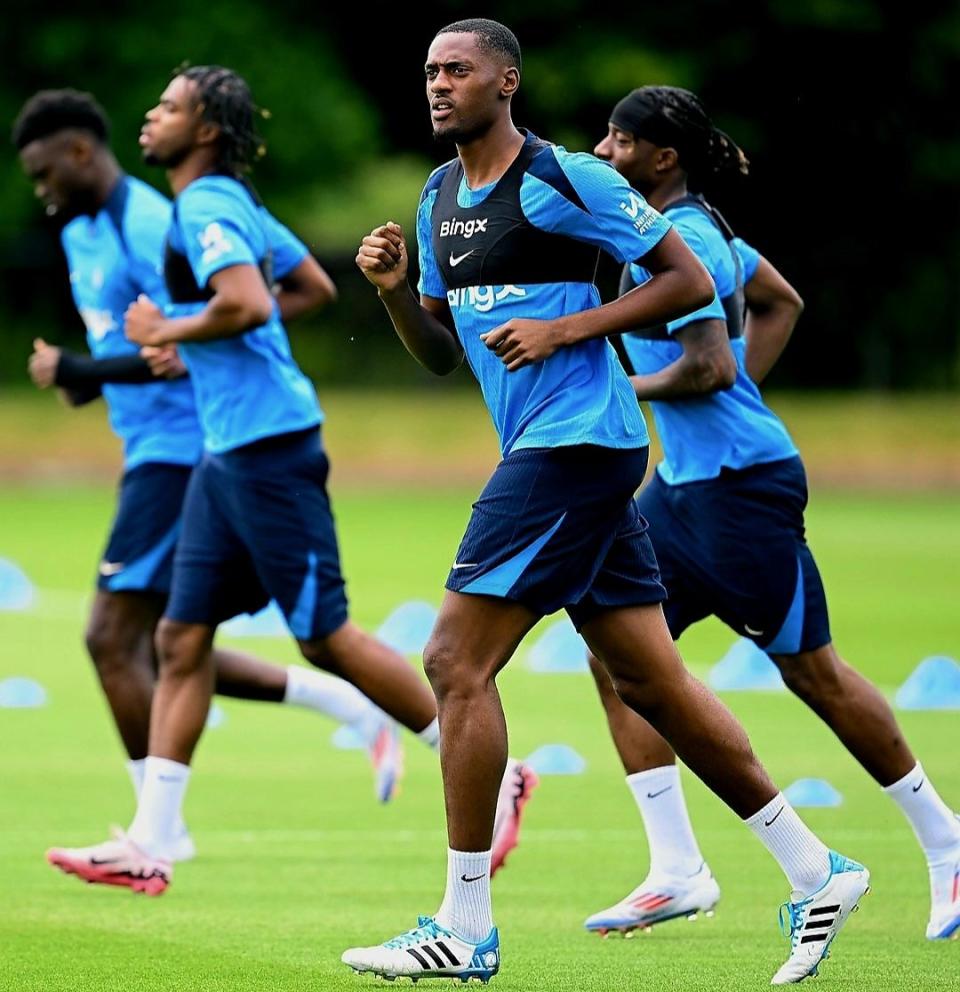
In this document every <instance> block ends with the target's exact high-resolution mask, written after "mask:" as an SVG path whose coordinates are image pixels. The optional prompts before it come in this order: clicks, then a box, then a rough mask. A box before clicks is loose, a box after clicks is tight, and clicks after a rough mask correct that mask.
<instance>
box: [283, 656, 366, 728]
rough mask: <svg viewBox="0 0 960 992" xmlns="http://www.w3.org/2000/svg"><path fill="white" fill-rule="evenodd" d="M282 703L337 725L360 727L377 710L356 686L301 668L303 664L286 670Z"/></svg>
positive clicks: (291, 666)
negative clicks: (354, 724) (326, 718)
mask: <svg viewBox="0 0 960 992" xmlns="http://www.w3.org/2000/svg"><path fill="white" fill-rule="evenodd" d="M283 701H284V702H285V703H287V704H288V705H290V706H303V707H305V708H306V709H310V710H315V711H316V712H317V713H325V714H326V715H327V716H330V717H333V719H334V720H337V721H338V722H340V723H357V724H362V723H363V721H364V720H365V719H367V718H368V717H369V715H370V711H371V709H374V710H375V709H376V707H375V706H374V705H373V703H371V702H370V700H369V699H367V697H366V696H365V695H364V694H363V693H362V692H361V691H360V690H359V689H358V688H357V687H356V686H355V685H351V684H350V683H349V682H346V681H344V680H343V679H338V678H336V677H335V676H333V675H326V674H324V673H323V672H315V671H313V670H312V669H310V668H304V667H303V665H290V667H289V668H287V688H286V689H285V690H284V693H283Z"/></svg>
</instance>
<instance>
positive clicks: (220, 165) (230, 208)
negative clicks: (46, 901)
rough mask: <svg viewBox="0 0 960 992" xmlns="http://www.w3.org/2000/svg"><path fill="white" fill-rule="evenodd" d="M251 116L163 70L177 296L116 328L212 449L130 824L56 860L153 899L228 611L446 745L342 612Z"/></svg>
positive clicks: (165, 873)
mask: <svg viewBox="0 0 960 992" xmlns="http://www.w3.org/2000/svg"><path fill="white" fill-rule="evenodd" d="M254 113H255V106H254V104H253V101H252V99H251V95H250V91H249V88H248V87H247V84H246V83H245V82H244V80H243V79H241V78H240V77H239V76H238V75H237V74H236V73H234V72H233V71H231V70H229V69H224V68H221V67H219V66H197V67H193V68H190V69H187V70H185V71H184V72H182V73H180V74H179V75H177V76H175V77H174V78H173V80H172V81H171V82H170V84H169V85H168V86H167V88H166V89H165V90H164V92H163V94H162V96H161V99H160V102H159V104H158V105H157V106H156V107H155V108H154V109H153V110H151V111H150V112H149V113H148V114H147V121H146V124H145V125H144V128H143V131H142V133H141V139H140V144H141V147H142V149H143V152H144V157H145V159H146V161H147V162H149V163H151V164H157V165H162V166H164V167H165V168H166V170H167V176H168V179H169V181H170V183H171V186H172V188H173V191H174V193H175V200H174V204H173V215H172V222H171V226H170V229H169V232H168V234H167V237H166V245H165V258H164V266H163V271H164V281H165V292H164V296H163V297H162V298H164V299H165V298H169V299H170V300H171V303H170V304H169V305H168V306H166V307H165V308H164V309H163V310H161V308H160V307H159V306H158V305H157V303H156V301H155V300H154V299H151V298H150V297H149V296H148V295H147V294H142V295H141V296H140V297H139V298H138V300H137V301H136V302H135V303H133V304H132V305H131V306H130V307H129V308H128V310H127V314H126V321H125V331H126V336H127V338H129V339H130V340H132V341H135V342H138V343H139V344H141V345H143V346H144V347H145V351H146V352H147V353H149V355H150V360H151V361H156V362H159V363H161V364H162V363H163V362H164V361H165V358H164V357H163V356H164V353H165V349H167V348H168V347H169V346H171V345H176V346H177V347H178V348H179V349H180V351H181V353H182V356H183V358H184V360H185V362H186V365H187V367H188V369H189V371H190V377H191V380H192V382H193V386H194V390H195V393H196V397H197V405H198V411H199V417H200V423H201V427H202V432H203V442H204V454H203V457H202V459H201V461H200V464H199V465H198V466H197V467H196V468H195V469H194V472H193V475H192V477H191V480H190V484H189V486H188V489H187V494H186V498H185V503H184V508H183V522H182V526H181V532H180V538H179V541H178V544H177V550H176V555H175V560H174V569H173V579H172V588H171V592H170V599H169V602H168V603H167V607H166V610H165V612H164V616H163V618H162V619H161V621H160V623H159V625H158V629H157V638H156V643H157V649H158V654H159V663H160V677H159V681H158V684H157V689H156V692H155V695H154V703H153V708H152V712H151V724H150V748H149V756H148V757H147V759H146V763H145V769H144V784H143V789H142V792H141V795H140V801H139V803H138V805H137V813H136V816H135V817H134V820H133V823H132V825H131V827H130V830H129V832H128V833H127V834H121V835H120V836H119V837H117V838H116V839H115V840H113V841H107V842H106V843H105V844H100V845H96V846H94V847H90V848H82V849H75V850H72V851H69V852H66V855H65V856H62V857H61V858H60V860H61V862H63V863H65V864H67V865H68V867H69V870H70V871H73V872H75V873H76V874H78V875H80V876H81V877H82V878H85V879H86V880H88V881H92V882H105V883H108V884H115V885H126V886H129V887H131V888H133V889H134V890H135V891H143V892H148V893H151V894H159V893H161V892H163V891H164V890H165V889H166V888H167V886H168V884H169V882H170V879H171V877H172V870H171V866H170V851H171V845H172V843H173V836H174V832H175V827H176V823H177V821H178V819H179V817H180V809H181V806H182V802H183V797H184V793H185V791H186V786H187V780H188V778H189V771H190V769H189V763H190V760H191V758H192V755H193V751H194V748H195V747H196V744H197V742H198V740H199V738H200V735H201V733H202V732H203V727H204V723H205V720H206V715H207V712H208V709H209V705H210V689H211V675H212V665H213V660H212V656H211V646H212V642H213V636H214V633H215V631H216V628H217V626H218V624H219V623H220V622H221V621H222V620H224V619H226V618H228V617H230V616H233V615H234V614H235V613H237V612H242V611H250V610H255V609H259V608H260V607H261V606H263V605H264V604H265V603H266V602H267V600H268V599H269V598H273V599H275V600H276V601H277V603H278V605H279V606H280V608H281V610H282V611H283V613H284V616H285V618H286V620H287V624H288V626H289V627H290V630H291V632H292V633H293V635H294V637H295V639H296V641H297V644H298V646H299V648H300V650H301V652H302V654H303V655H304V657H305V658H306V659H307V660H308V661H310V662H312V663H313V664H314V665H316V666H318V667H322V668H325V669H327V670H328V671H332V672H335V673H336V674H337V675H339V676H340V677H341V678H343V679H345V680H347V681H348V682H351V683H353V684H354V685H355V686H357V688H359V689H360V690H361V691H362V692H363V693H365V694H366V695H367V696H368V697H369V698H370V699H372V700H373V701H374V702H375V703H376V704H377V705H378V706H379V707H381V708H382V709H383V710H384V711H385V712H387V713H389V714H390V715H391V716H393V717H394V718H395V719H396V720H397V721H399V722H401V723H403V724H404V725H405V726H407V727H408V728H410V729H411V730H413V731H414V732H415V733H417V735H418V736H419V737H420V738H421V739H422V740H423V741H424V743H426V744H427V745H429V746H432V747H436V746H437V742H438V739H439V723H438V720H437V715H436V703H435V701H434V698H433V695H432V694H431V692H430V690H429V688H428V687H427V686H426V685H424V684H423V682H422V681H421V680H420V679H419V678H418V677H417V675H416V674H415V673H414V671H413V669H412V668H411V667H410V666H409V665H408V664H407V662H406V661H405V659H403V658H402V657H401V656H400V655H399V654H397V652H395V651H393V650H392V649H391V648H389V647H387V646H386V645H384V644H381V643H380V642H379V641H377V640H375V639H374V638H373V637H371V636H369V635H368V634H366V633H364V632H363V631H361V630H360V629H359V628H358V627H356V626H355V625H354V624H353V623H351V622H350V621H349V620H348V618H347V600H346V594H345V589H344V581H343V578H342V577H341V574H340V563H339V551H338V548H337V540H336V532H335V530H334V524H333V516H332V513H331V510H330V503H329V499H328V497H327V492H326V477H327V471H328V465H327V459H326V455H325V454H324V452H323V449H322V447H321V445H320V437H319V431H318V427H319V425H320V423H321V421H322V419H323V415H322V412H321V410H320V407H319V404H318V402H317V397H316V393H315V392H314V390H313V387H312V386H311V384H310V382H309V380H307V378H306V377H305V376H304V375H303V373H302V372H301V371H300V369H299V368H298V367H297V365H296V363H295V362H294V360H293V357H292V355H291V353H290V347H289V343H288V342H287V337H286V332H285V330H284V327H283V323H282V322H281V319H280V317H281V314H280V311H279V307H278V304H277V301H276V300H274V299H273V298H272V297H271V294H270V286H271V283H272V274H271V269H272V268H273V266H275V265H276V264H277V262H278V261H279V260H280V259H279V255H278V252H277V251H276V250H275V243H276V232H278V231H280V232H282V234H283V236H284V237H286V238H289V237H290V235H289V232H286V231H285V229H283V228H282V227H281V226H280V225H279V224H278V222H277V221H276V220H275V219H274V218H273V217H272V216H271V215H270V214H269V213H268V212H267V210H266V209H265V208H264V207H263V205H262V204H261V203H260V201H259V198H258V197H257V194H256V192H255V190H254V189H253V187H252V186H251V185H250V183H249V181H248V180H247V178H246V171H247V169H248V168H249V166H250V165H251V164H252V162H253V160H254V159H255V158H256V156H257V154H258V153H259V150H260V149H261V143H260V139H259V137H258V135H257V134H256V130H255V127H254ZM281 240H282V239H281ZM394 771H396V768H394ZM534 784H535V779H534V778H533V775H532V772H530V771H529V770H528V769H527V768H526V767H525V766H524V765H522V764H521V763H520V762H512V763H511V765H510V767H509V768H508V769H507V771H506V772H505V774H504V776H503V779H502V781H501V783H500V799H501V803H500V816H499V818H498V823H499V826H500V838H499V841H500V851H501V854H502V857H505V856H506V853H507V852H508V851H509V850H510V848H511V847H512V846H513V845H515V844H516V835H517V829H518V825H519V818H520V813H521V811H522V808H523V804H524V803H525V801H526V799H527V798H528V796H529V792H530V790H531V789H532V787H533V785H534ZM391 788H392V786H391ZM502 857H501V861H502ZM105 862H109V865H110V867H109V868H107V869H104V867H103V866H104V863H105Z"/></svg>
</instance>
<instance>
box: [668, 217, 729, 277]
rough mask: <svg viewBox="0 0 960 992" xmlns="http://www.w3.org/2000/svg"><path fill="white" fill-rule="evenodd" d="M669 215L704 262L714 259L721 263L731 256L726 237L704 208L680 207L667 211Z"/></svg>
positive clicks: (682, 235) (684, 238)
mask: <svg viewBox="0 0 960 992" xmlns="http://www.w3.org/2000/svg"><path fill="white" fill-rule="evenodd" d="M667 216H668V217H669V218H670V220H671V221H672V222H673V225H674V227H676V229H677V232H678V233H679V235H680V236H681V237H682V238H683V240H684V241H686V243H687V244H688V245H689V246H690V248H692V249H693V251H694V252H695V253H696V254H697V255H698V256H700V260H701V261H702V262H705V263H706V262H708V261H710V260H713V261H714V262H715V263H718V264H719V263H722V261H723V260H724V259H728V258H729V255H730V249H729V248H728V247H727V241H726V238H724V236H723V234H722V233H721V232H720V229H719V228H718V227H717V225H716V224H714V222H713V221H712V220H711V219H710V218H709V217H708V216H707V215H706V214H705V213H704V212H703V211H702V210H699V209H698V208H697V207H691V206H684V207H678V208H677V209H676V210H669V211H667ZM708 268H709V266H708Z"/></svg>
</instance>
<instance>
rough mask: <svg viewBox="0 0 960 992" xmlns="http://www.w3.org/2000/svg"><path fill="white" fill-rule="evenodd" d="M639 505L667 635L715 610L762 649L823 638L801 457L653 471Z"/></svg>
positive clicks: (779, 649)
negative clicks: (698, 472) (674, 478)
mask: <svg viewBox="0 0 960 992" xmlns="http://www.w3.org/2000/svg"><path fill="white" fill-rule="evenodd" d="M638 503H639V504H640V512H641V513H642V514H643V515H644V516H645V517H646V518H647V520H648V521H649V523H650V536H651V538H652V539H653V546H654V548H655V549H656V552H657V561H658V562H659V563H660V574H661V576H662V579H663V584H664V585H665V586H666V587H667V602H666V603H664V613H665V614H666V617H667V624H668V626H669V627H670V633H671V634H672V635H673V637H674V638H678V637H679V636H680V635H681V634H682V633H683V631H684V630H686V629H687V627H689V626H690V625H691V624H693V623H696V622H697V621H698V620H702V619H703V618H704V617H708V616H716V617H719V619H721V620H722V621H723V622H724V623H725V624H727V626H729V627H732V628H733V629H734V630H735V631H736V632H737V633H738V634H742V635H743V636H744V637H748V638H749V639H750V640H752V641H753V642H754V643H755V644H756V645H757V646H758V647H760V648H762V649H763V650H764V651H766V652H767V653H768V654H797V653H798V652H800V651H812V650H813V649H814V648H819V647H822V646H823V645H824V644H829V643H830V621H829V618H828V615H827V599H826V595H825V593H824V591H823V583H822V581H821V579H820V573H819V571H818V570H817V565H816V562H815V561H814V560H813V555H812V554H811V553H810V549H809V548H808V547H807V542H806V538H805V536H804V527H803V511H804V508H805V507H806V505H807V479H806V473H805V472H804V469H803V463H802V462H801V461H800V459H799V458H789V459H786V460H785V461H778V462H769V463H767V464H765V465H754V466H752V467H750V468H747V469H741V470H739V471H732V470H727V469H724V470H723V471H722V472H721V473H720V476H719V477H718V478H716V479H709V480H707V481H704V482H689V483H686V484H684V485H679V486H668V485H667V484H666V483H665V482H664V481H663V480H662V479H661V478H660V476H659V475H657V474H655V475H654V477H653V479H652V480H651V482H650V484H649V485H648V486H647V487H646V488H645V489H644V490H643V492H641V493H640V495H639V497H638Z"/></svg>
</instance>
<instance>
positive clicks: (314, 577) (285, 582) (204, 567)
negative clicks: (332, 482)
mask: <svg viewBox="0 0 960 992" xmlns="http://www.w3.org/2000/svg"><path fill="white" fill-rule="evenodd" d="M328 472H329V463H328V462H327V456H326V455H325V454H324V452H323V448H322V447H321V445H320V435H319V432H318V431H317V430H316V429H311V430H308V431H298V432H296V433H293V434H283V435H280V436H278V437H272V438H267V439H266V440H263V441H257V442H255V443H254V444H248V445H245V446H244V447H242V448H237V449H236V450H234V451H228V452H225V453H224V454H219V455H214V454H210V453H207V454H205V455H204V457H203V460H202V461H201V462H200V464H199V465H198V466H197V467H196V468H195V469H194V470H193V478H192V479H191V480H190V486H189V488H188V489H187V498H186V502H185V504H184V508H183V528H182V530H181V533H180V541H179V543H178V544H177V554H176V559H175V561H174V569H173V588H172V590H171V592H170V602H169V605H168V606H167V610H166V616H167V617H169V618H170V619H171V620H179V621H180V622H182V623H199V624H204V625H206V626H211V627H215V626H216V625H217V624H219V623H220V622H222V621H223V620H226V619H228V618H229V617H232V616H235V615H236V614H238V613H253V612H256V611H257V610H259V609H261V608H262V607H264V606H266V604H267V603H268V602H269V600H270V599H271V598H272V599H275V600H276V601H277V604H278V605H279V606H280V609H281V610H282V612H283V615H284V617H285V618H286V621H287V625H288V626H289V627H290V631H291V632H292V633H293V635H294V636H295V637H297V638H299V639H300V640H317V639H320V638H323V637H326V636H327V635H328V634H331V633H333V631H335V630H336V629H337V628H338V627H340V626H341V625H342V624H343V623H344V621H345V620H346V619H347V597H346V592H345V589H344V582H343V577H342V576H341V574H340V554H339V550H338V548H337V535H336V531H335V530H334V524H333V513H332V512H331V509H330V500H329V498H328V496H327V490H326V482H327V474H328Z"/></svg>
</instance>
